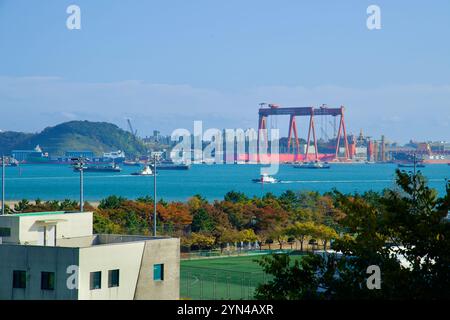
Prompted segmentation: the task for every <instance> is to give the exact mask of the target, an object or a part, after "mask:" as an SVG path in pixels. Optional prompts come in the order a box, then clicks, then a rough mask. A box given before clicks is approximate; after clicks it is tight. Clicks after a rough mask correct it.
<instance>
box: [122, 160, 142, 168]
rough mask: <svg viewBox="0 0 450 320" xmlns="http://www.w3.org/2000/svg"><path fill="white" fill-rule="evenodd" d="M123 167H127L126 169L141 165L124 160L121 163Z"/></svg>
mask: <svg viewBox="0 0 450 320" xmlns="http://www.w3.org/2000/svg"><path fill="white" fill-rule="evenodd" d="M123 165H124V166H128V167H140V166H141V164H140V163H139V162H138V161H129V160H125V161H124V162H123Z"/></svg>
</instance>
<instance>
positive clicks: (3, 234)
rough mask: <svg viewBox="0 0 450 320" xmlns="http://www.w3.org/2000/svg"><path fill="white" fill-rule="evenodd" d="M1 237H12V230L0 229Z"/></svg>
mask: <svg viewBox="0 0 450 320" xmlns="http://www.w3.org/2000/svg"><path fill="white" fill-rule="evenodd" d="M0 237H11V228H0Z"/></svg>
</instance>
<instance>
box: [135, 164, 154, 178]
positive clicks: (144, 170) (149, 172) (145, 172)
mask: <svg viewBox="0 0 450 320" xmlns="http://www.w3.org/2000/svg"><path fill="white" fill-rule="evenodd" d="M131 175H133V176H152V175H153V171H152V168H150V166H149V165H146V166H145V167H144V168H142V170H141V171H139V172H133V173H132V174H131Z"/></svg>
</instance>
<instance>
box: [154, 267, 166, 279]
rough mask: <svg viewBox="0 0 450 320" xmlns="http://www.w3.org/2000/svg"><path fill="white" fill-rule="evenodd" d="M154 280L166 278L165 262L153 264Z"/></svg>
mask: <svg viewBox="0 0 450 320" xmlns="http://www.w3.org/2000/svg"><path fill="white" fill-rule="evenodd" d="M153 280H155V281H160V280H164V265H163V264H155V265H153Z"/></svg>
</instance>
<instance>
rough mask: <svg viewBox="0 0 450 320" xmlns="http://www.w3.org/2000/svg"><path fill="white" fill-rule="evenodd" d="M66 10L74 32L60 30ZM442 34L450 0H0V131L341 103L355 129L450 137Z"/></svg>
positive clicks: (168, 125) (171, 120) (178, 122)
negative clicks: (377, 11)
mask: <svg viewBox="0 0 450 320" xmlns="http://www.w3.org/2000/svg"><path fill="white" fill-rule="evenodd" d="M70 4H76V5H78V6H79V7H80V8H81V24H82V29H81V30H72V31H70V30H68V29H67V28H66V19H67V17H68V14H67V13H66V8H67V6H69V5H70ZM370 4H376V5H378V6H380V8H381V23H382V29H381V30H373V31H369V30H368V29H367V27H366V19H367V14H366V9H367V7H368V6H369V5H370ZM449 38H450V2H449V1H447V0H435V1H432V2H430V1H406V0H403V1H378V0H373V1H364V0H346V1H332V0H328V1H325V0H317V1H299V0H283V1H275V0H245V1H243V0H241V1H237V0H227V1H225V0H221V1H218V0H192V1H185V0H184V1H182V0H178V1H174V0H172V1H167V0H166V1H144V0H128V1H118V0H73V1H65V0H57V1H55V0H41V1H31V0H28V1H24V0H0V109H1V111H2V116H1V118H0V129H1V130H23V131H38V130H41V129H42V128H44V127H46V126H48V125H54V124H56V123H59V122H62V121H68V120H73V119H89V120H102V121H103V120H104V121H112V122H114V123H116V124H118V125H120V126H122V127H125V126H126V122H125V118H126V117H130V118H132V119H133V122H134V124H135V126H136V127H137V129H138V131H139V132H140V133H141V134H144V135H145V134H150V133H151V132H152V130H153V129H155V128H156V129H160V130H161V131H162V132H164V133H168V134H169V133H170V132H171V131H172V130H173V129H175V128H180V127H184V128H188V129H191V130H192V122H193V121H194V120H203V121H204V126H205V127H219V128H224V127H226V128H234V127H242V128H247V127H255V126H256V125H257V107H258V103H259V102H262V101H268V102H276V103H278V104H281V105H286V106H287V105H289V106H311V105H316V106H317V105H321V104H323V103H325V104H328V105H329V106H339V105H345V106H346V108H347V126H348V128H349V131H351V132H355V133H358V132H359V130H360V129H363V130H364V132H366V133H367V134H369V135H371V136H374V137H378V136H380V135H381V134H383V133H384V134H385V135H386V136H387V137H388V138H390V139H391V140H396V141H400V142H405V141H407V140H409V139H410V138H414V139H419V140H450V133H449V132H450V79H449V78H450V41H449ZM277 122H278V124H279V127H280V129H282V130H284V129H285V125H284V123H285V122H287V119H283V120H281V119H279V120H278V121H277ZM282 134H283V135H284V132H282Z"/></svg>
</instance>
